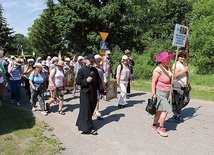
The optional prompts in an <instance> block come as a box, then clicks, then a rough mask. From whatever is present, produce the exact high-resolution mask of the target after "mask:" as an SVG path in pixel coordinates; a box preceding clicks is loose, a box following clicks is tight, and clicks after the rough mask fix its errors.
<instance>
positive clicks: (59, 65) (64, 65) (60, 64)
mask: <svg viewBox="0 0 214 155" xmlns="http://www.w3.org/2000/svg"><path fill="white" fill-rule="evenodd" d="M56 66H61V67H64V66H65V65H61V64H56Z"/></svg>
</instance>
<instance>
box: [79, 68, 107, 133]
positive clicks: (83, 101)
mask: <svg viewBox="0 0 214 155" xmlns="http://www.w3.org/2000/svg"><path fill="white" fill-rule="evenodd" d="M89 76H91V77H92V79H93V80H92V82H90V83H88V82H87V81H86V79H87V78H88V77H89ZM76 84H77V85H80V86H81V91H80V110H79V115H78V118H77V122H76V126H78V130H80V131H83V132H86V133H89V132H90V131H91V130H92V129H93V122H92V115H93V112H94V109H95V107H96V104H97V90H99V91H100V93H101V94H103V92H104V89H103V85H102V81H101V78H100V77H99V73H98V71H97V69H96V68H94V67H91V68H89V67H87V66H83V67H82V68H81V69H80V70H79V71H78V74H77V78H76Z"/></svg>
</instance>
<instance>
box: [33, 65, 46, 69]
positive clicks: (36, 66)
mask: <svg viewBox="0 0 214 155" xmlns="http://www.w3.org/2000/svg"><path fill="white" fill-rule="evenodd" d="M33 67H34V68H44V66H42V65H41V66H40V65H34V66H33Z"/></svg>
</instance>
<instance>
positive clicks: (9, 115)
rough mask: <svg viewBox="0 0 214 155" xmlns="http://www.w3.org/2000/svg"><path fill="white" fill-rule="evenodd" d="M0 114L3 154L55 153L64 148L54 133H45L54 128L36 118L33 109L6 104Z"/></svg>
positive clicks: (0, 149) (0, 109) (47, 154)
mask: <svg viewBox="0 0 214 155" xmlns="http://www.w3.org/2000/svg"><path fill="white" fill-rule="evenodd" d="M0 115H1V117H0V152H1V153H0V154H1V155H10V154H11V155H12V154H25V155H40V154H45V155H53V154H59V153H60V152H61V151H62V150H64V148H63V147H62V146H61V143H60V142H59V140H57V139H56V137H54V135H53V134H52V135H51V136H46V135H45V132H51V131H53V129H52V128H50V127H49V126H48V125H47V124H46V123H45V122H39V121H38V120H36V119H35V117H33V115H32V112H31V111H25V110H21V109H18V108H16V107H13V106H9V105H5V104H4V105H3V106H2V107H1V108H0Z"/></svg>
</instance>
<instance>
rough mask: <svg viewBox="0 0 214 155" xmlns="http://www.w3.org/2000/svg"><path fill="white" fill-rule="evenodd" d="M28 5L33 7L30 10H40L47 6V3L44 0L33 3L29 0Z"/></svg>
mask: <svg viewBox="0 0 214 155" xmlns="http://www.w3.org/2000/svg"><path fill="white" fill-rule="evenodd" d="M26 4H27V7H29V8H31V9H30V12H35V11H40V10H43V9H45V8H46V4H45V2H43V1H34V2H33V3H32V2H31V3H29V2H27V3H26Z"/></svg>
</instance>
